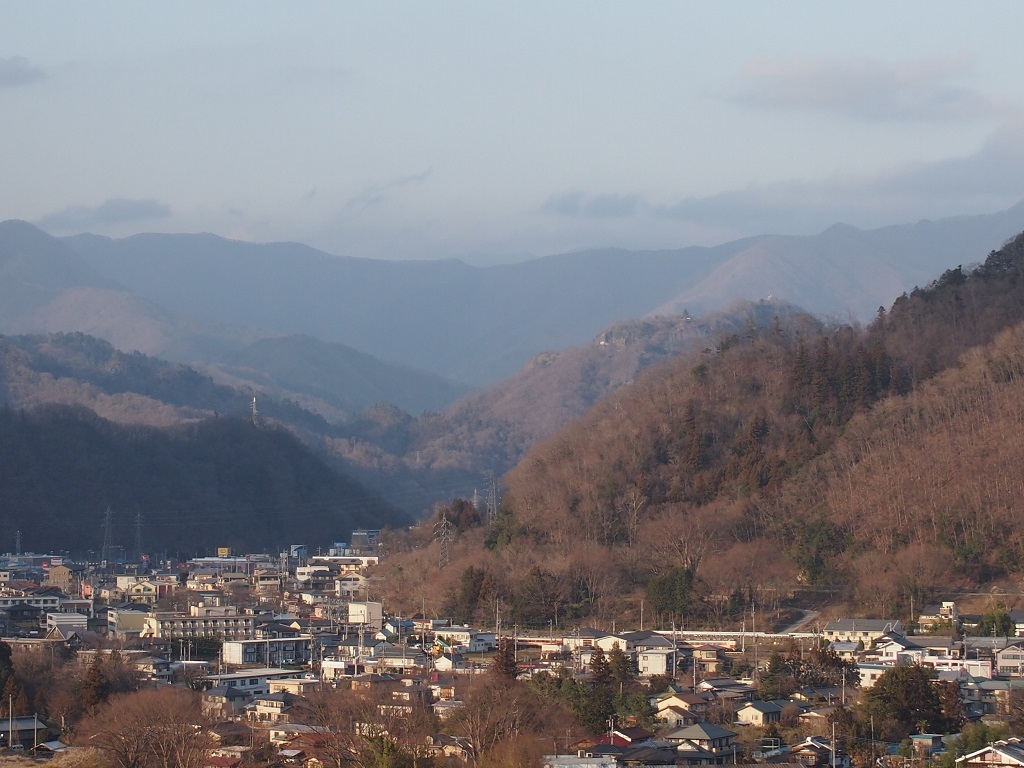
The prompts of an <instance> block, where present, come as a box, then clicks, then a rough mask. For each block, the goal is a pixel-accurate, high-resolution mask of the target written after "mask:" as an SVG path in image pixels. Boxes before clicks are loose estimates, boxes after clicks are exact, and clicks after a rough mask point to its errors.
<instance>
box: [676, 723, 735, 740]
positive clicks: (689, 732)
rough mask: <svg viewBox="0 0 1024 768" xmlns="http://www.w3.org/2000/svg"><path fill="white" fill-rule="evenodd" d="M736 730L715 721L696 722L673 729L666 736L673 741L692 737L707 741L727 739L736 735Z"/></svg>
mask: <svg viewBox="0 0 1024 768" xmlns="http://www.w3.org/2000/svg"><path fill="white" fill-rule="evenodd" d="M735 735H736V731H730V730H727V729H725V728H721V727H719V726H717V725H715V724H714V723H695V724H694V725H688V726H686V727H685V728H680V729H679V730H677V731H672V733H670V734H668V736H667V737H666V738H668V739H671V740H672V741H679V740H682V739H690V740H693V741H706V740H708V739H725V738H728V737H730V736H735Z"/></svg>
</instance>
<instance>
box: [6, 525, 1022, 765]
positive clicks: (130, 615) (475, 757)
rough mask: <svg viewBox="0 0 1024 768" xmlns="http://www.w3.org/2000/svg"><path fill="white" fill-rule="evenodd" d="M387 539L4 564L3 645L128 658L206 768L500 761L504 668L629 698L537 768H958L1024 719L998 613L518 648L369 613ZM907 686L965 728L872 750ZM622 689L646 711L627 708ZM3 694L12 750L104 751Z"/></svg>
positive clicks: (560, 641)
mask: <svg viewBox="0 0 1024 768" xmlns="http://www.w3.org/2000/svg"><path fill="white" fill-rule="evenodd" d="M377 535H378V532H376V531H358V532H356V534H355V535H353V537H352V538H353V540H354V543H352V544H339V545H337V546H335V547H332V548H330V549H329V550H327V551H326V552H317V553H316V554H312V553H309V552H307V551H306V548H305V547H302V546H293V547H291V548H289V551H287V552H283V553H280V554H279V555H276V556H270V555H253V554H248V555H244V556H237V555H234V554H232V553H231V552H230V551H228V550H221V551H220V552H219V553H218V555H217V556H215V557H200V558H195V559H193V560H190V561H187V562H182V563H170V562H164V563H161V564H160V566H161V567H155V565H154V566H151V565H149V564H142V565H138V566H136V565H131V564H128V565H117V566H114V565H112V564H102V565H96V564H92V565H90V564H80V563H74V562H70V561H67V560H65V559H64V558H63V557H60V556H55V555H32V554H21V555H11V556H7V557H6V558H5V559H4V562H3V567H2V568H0V586H2V589H0V622H2V623H0V627H2V630H3V636H4V637H3V642H4V643H6V644H7V646H9V648H10V656H11V659H12V662H13V665H14V668H15V670H17V669H18V668H19V665H20V664H22V663H24V662H23V660H25V659H31V658H44V659H45V658H47V657H49V658H50V659H51V660H53V659H54V658H58V657H59V658H61V659H65V660H67V663H69V664H71V665H73V666H72V668H73V669H77V670H78V674H80V675H82V676H86V675H87V674H89V673H90V670H92V669H94V668H97V669H98V668H100V666H101V665H102V664H107V665H109V664H111V663H113V662H112V660H113V659H115V658H116V660H117V662H118V663H119V664H122V665H124V666H126V667H127V668H129V669H130V670H131V674H132V676H133V679H134V680H135V681H136V685H137V687H141V688H143V689H153V690H163V689H180V690H185V691H189V692H191V695H193V696H196V697H199V698H200V711H201V714H202V726H203V727H204V728H206V729H208V734H209V739H208V740H207V741H204V742H203V746H202V760H201V762H200V764H201V765H206V766H218V768H229V767H231V766H239V765H304V766H314V767H319V766H324V765H328V764H338V763H337V762H336V761H334V760H333V758H332V757H331V755H332V754H335V756H337V754H336V753H332V747H336V746H337V745H336V743H335V742H336V739H335V736H338V735H339V733H338V731H339V730H340V729H343V728H346V729H351V730H352V732H351V733H346V734H344V736H345V737H346V739H347V740H346V741H345V745H346V746H345V747H344V749H346V750H348V753H347V756H346V757H345V760H346V761H348V762H343V763H341V764H353V765H355V764H361V763H358V761H356V758H355V751H354V747H353V746H352V744H353V743H354V742H353V739H355V740H358V739H360V738H364V739H365V738H370V737H379V736H380V735H381V734H383V733H388V734H389V735H390V734H391V733H392V732H393V731H394V730H395V729H396V727H397V726H396V725H395V723H396V722H398V721H407V720H411V719H415V720H416V721H417V727H416V728H413V727H411V726H409V725H408V724H405V725H402V726H401V729H402V732H403V733H404V734H405V738H406V742H405V743H404V748H407V749H408V750H409V754H411V755H414V756H415V757H416V758H418V759H422V760H423V761H424V762H423V763H422V764H423V765H488V764H498V763H497V762H494V763H492V762H489V761H488V759H487V754H488V753H487V748H488V745H485V744H483V743H474V739H477V740H478V741H479V740H481V739H482V737H481V736H480V732H479V731H478V732H475V733H474V732H473V727H472V726H471V725H469V722H470V721H469V720H468V719H467V718H466V714H467V711H468V708H471V707H475V706H479V698H478V699H477V700H473V699H472V696H471V695H467V694H469V693H470V692H471V691H473V690H478V689H479V686H480V684H481V681H484V680H490V679H492V678H493V677H494V675H495V669H496V668H499V669H500V667H501V665H502V664H503V663H504V664H505V669H506V677H508V678H509V679H511V680H513V681H515V683H516V684H517V685H518V684H526V685H530V686H533V687H534V689H535V690H537V691H543V690H549V691H550V690H556V689H559V687H560V686H561V687H564V686H565V685H566V684H567V683H566V682H565V681H571V682H572V684H574V685H581V686H583V687H582V688H580V689H579V690H583V691H587V692H591V693H592V692H594V691H597V690H598V688H599V687H600V686H601V685H602V684H603V683H601V680H602V679H606V681H607V682H609V683H611V685H612V687H613V688H614V686H616V685H617V686H618V699H616V701H617V702H618V704H616V705H614V706H609V708H608V710H607V711H605V712H603V713H599V714H598V715H595V716H594V717H596V718H597V719H596V720H595V719H593V718H592V719H591V721H589V722H588V721H587V720H586V718H585V717H581V718H580V720H579V722H578V723H577V724H576V725H575V726H574V725H572V724H570V725H569V726H568V727H567V728H566V730H565V732H564V733H557V734H555V735H554V736H552V737H551V739H550V741H548V742H547V743H545V744H544V745H543V746H544V749H543V750H540V751H539V752H538V754H539V755H540V757H539V758H538V760H539V762H537V763H536V764H538V765H545V766H550V767H551V768H572V767H574V766H603V767H605V768H612V767H613V766H645V765H722V764H739V763H787V764H799V765H801V766H804V767H805V768H814V767H815V766H821V768H825V766H834V767H836V768H850V767H851V766H853V765H862V764H871V763H875V762H877V763H878V765H885V766H893V765H897V764H902V763H904V762H906V761H912V760H918V761H922V760H923V761H927V760H932V759H940V758H942V757H943V756H947V759H948V756H949V755H950V754H951V751H952V750H953V749H954V746H953V742H954V740H955V739H956V738H957V734H958V733H959V732H960V731H962V730H964V729H970V728H975V727H982V726H984V727H986V728H990V727H991V728H992V730H990V731H986V733H990V734H994V735H1004V734H1003V732H1002V731H999V730H998V726H1000V725H1005V724H1007V723H1011V722H1014V717H1015V716H1019V714H1020V712H1021V711H1024V705H1022V702H1024V612H1021V611H1007V612H1005V615H1003V616H1001V619H1002V626H1001V627H1000V628H1001V629H1003V630H1005V631H1003V632H1002V633H1001V634H987V635H972V634H970V633H969V632H965V631H964V630H965V629H969V628H970V627H977V626H980V625H983V624H984V621H985V617H981V616H969V615H964V614H962V613H961V612H960V610H959V609H958V606H957V604H956V603H955V602H952V601H949V602H943V603H941V604H939V605H936V606H931V607H927V608H926V609H925V610H923V611H922V612H921V613H920V614H918V615H917V616H915V617H914V618H913V622H914V623H913V626H912V627H909V628H908V627H907V626H905V624H904V623H903V622H902V621H901V620H898V619H886V618H856V619H854V618H849V619H839V620H833V621H828V622H826V623H824V624H822V625H821V626H815V625H814V622H813V621H810V622H808V623H807V624H805V626H803V627H801V628H800V629H799V631H791V632H784V633H769V632H750V631H699V630H688V631H665V630H660V631H655V630H651V629H643V628H638V629H631V630H629V631H624V630H620V631H614V630H611V631H608V630H602V629H597V628H593V627H585V626H572V627H564V628H563V627H558V628H556V627H554V626H550V625H549V627H548V628H547V630H546V631H521V630H520V629H519V628H517V627H511V628H510V627H508V626H504V625H503V624H502V621H501V616H500V613H499V614H498V615H496V616H495V625H494V626H491V627H470V626H460V625H458V624H455V623H453V622H452V621H451V620H449V619H447V618H444V617H428V616H424V615H416V616H410V617H405V616H395V615H391V614H390V613H388V612H387V611H386V606H384V605H383V604H382V603H381V602H379V601H375V600H374V599H373V595H374V592H375V588H376V587H377V586H378V585H376V584H375V579H374V577H373V576H372V575H371V572H372V569H373V566H375V565H376V564H377V563H378V559H379V554H378V553H377V548H376V537H377ZM911 629H912V630H913V631H910V630H911ZM810 659H814V660H815V661H813V662H812V661H809V660H810ZM815 665H817V667H815ZM812 668H814V669H817V672H814V673H811V672H809V671H808V670H810V669H812ZM900 669H914V670H921V671H922V672H923V673H926V675H927V678H928V679H929V680H930V685H931V686H944V690H948V691H953V692H955V696H954V698H955V710H956V714H955V716H953V717H952V719H951V720H950V721H949V722H950V724H951V725H952V724H953V723H954V721H956V725H958V726H959V727H958V728H956V729H955V730H951V731H950V732H941V733H935V732H932V731H931V730H930V729H928V728H925V727H924V726H926V725H931V723H929V721H928V719H927V717H926V716H921V719H920V720H919V721H918V722H915V723H913V724H914V725H915V726H917V725H920V726H921V728H920V731H918V730H917V729H915V732H913V733H910V734H908V736H907V738H894V737H893V736H892V735H891V733H892V732H890V731H887V730H886V728H890V727H891V724H889V725H886V724H884V723H883V722H882V718H881V717H879V718H878V719H877V720H876V719H875V716H874V714H873V713H872V714H871V717H872V719H871V729H872V732H871V734H870V737H869V738H865V737H864V736H858V735H856V733H857V729H856V728H855V727H854V725H852V724H851V722H852V721H851V719H850V718H851V716H850V715H849V714H847V713H848V712H849V711H850V710H851V708H852V707H854V705H855V704H856V703H857V702H863V701H865V700H866V699H870V698H871V696H872V694H871V692H872V690H873V689H876V686H879V685H882V684H884V681H885V680H886V676H887V675H891V674H892V673H893V671H894V670H900ZM822 670H824V671H822ZM624 686H626V687H628V688H629V690H637V691H641V692H642V695H641V696H639V699H637V698H636V697H634V700H633V703H631V704H629V705H628V706H626V705H625V703H624V702H625V701H626V699H627V698H628V697H626V695H625V693H626V688H625V687H624ZM508 691H509V689H507V688H490V689H488V692H487V695H488V696H490V697H491V699H492V700H493V699H494V698H500V697H501V696H503V695H511V694H508ZM325 692H331V694H332V695H334V696H338V697H348V698H349V699H351V700H360V701H369V702H371V703H372V706H371V708H370V709H366V708H364V709H362V710H360V715H359V717H357V718H356V719H355V720H349V721H345V720H344V719H343V718H340V717H337V716H335V717H334V719H331V718H319V719H318V716H317V714H316V713H317V705H316V702H317V701H320V700H321V699H322V697H323V695H324V693H325ZM5 693H7V695H8V697H9V699H10V701H8V702H7V704H8V709H9V712H8V713H7V714H8V717H7V718H2V717H0V743H2V744H3V745H4V746H5V747H7V749H8V750H11V751H17V752H21V751H29V752H32V753H34V754H36V755H56V756H58V759H65V758H66V757H67V756H68V755H72V754H74V753H75V751H76V750H82V749H88V748H94V747H89V746H83V745H82V744H81V743H80V740H78V739H77V738H76V733H75V732H74V730H73V729H69V728H68V727H67V724H66V723H62V722H60V721H56V720H55V719H54V718H53V716H52V712H50V713H45V712H38V711H24V710H22V711H15V703H14V698H15V695H14V694H13V693H10V692H8V691H7V689H6V688H5ZM594 695H595V696H596V695H597V694H596V693H595V694H594ZM612 695H614V691H613V692H612ZM477 696H479V693H477ZM318 697H321V698H318ZM638 701H639V703H637V702H638ZM311 702H312V703H311ZM0 703H2V702H0ZM585 703H586V702H584V704H585ZM630 707H632V709H630ZM947 708H948V707H947ZM581 711H583V710H581ZM368 713H369V714H368ZM2 714H3V713H2V708H0V715H2ZM345 722H348V725H347V726H346V725H343V723H345ZM580 723H582V724H583V725H582V727H581V726H580ZM462 724H466V725H465V730H463V731H460V728H461V727H462ZM199 726H200V723H196V727H199ZM876 728H877V731H876ZM1008 734H1009V732H1007V733H1006V738H1001V739H994V740H992V743H986V744H984V745H981V746H978V748H977V749H973V750H970V751H969V752H965V753H964V754H961V755H958V756H955V762H956V764H957V765H963V766H971V765H979V766H980V765H985V766H990V767H991V766H1003V765H1006V766H1010V765H1013V766H1020V765H1024V746H1021V745H1020V744H1018V742H1017V741H1016V740H1015V739H1013V738H1012V737H1011V736H1009V735H1008ZM516 738H518V739H519V740H528V739H534V740H537V739H539V738H545V737H540V736H537V735H535V734H529V733H526V732H522V733H520V732H518V731H517V732H516ZM491 746H493V745H491ZM535 751H538V750H535ZM960 751H961V752H963V751H964V750H963V749H961V750H960ZM427 761H433V762H427ZM112 764H113V763H112ZM380 764H384V763H380ZM387 764H395V765H398V764H402V763H400V762H394V763H387ZM523 764H526V763H523ZM947 764H948V765H951V764H952V763H951V762H947Z"/></svg>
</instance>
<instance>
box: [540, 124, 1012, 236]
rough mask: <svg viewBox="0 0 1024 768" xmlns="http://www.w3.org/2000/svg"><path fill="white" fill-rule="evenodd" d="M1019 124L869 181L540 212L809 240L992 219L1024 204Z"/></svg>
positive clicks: (580, 197) (589, 203) (590, 200)
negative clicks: (839, 228)
mask: <svg viewBox="0 0 1024 768" xmlns="http://www.w3.org/2000/svg"><path fill="white" fill-rule="evenodd" d="M1022 179H1024V121H1011V122H1008V123H1006V124H1004V125H1003V127H1002V128H1001V129H1000V130H999V131H998V132H997V133H996V134H995V135H993V136H992V137H991V138H990V139H989V140H988V141H987V142H986V143H985V144H984V145H983V146H982V147H981V148H980V149H979V150H978V151H977V152H975V153H973V154H971V155H967V156H964V157H957V158H950V159H946V160H940V161H937V162H932V163H919V164H913V165H907V166H904V167H902V168H896V169H892V170H890V171H888V172H886V173H883V174H878V175H874V176H863V177H855V176H850V177H846V178H838V179H837V178H828V179H819V180H810V181H786V182H779V183H775V184H768V185H762V186H752V187H748V188H744V189H737V190H731V191H728V192H723V193H721V194H717V195H709V196H706V197H690V198H685V199H681V200H677V201H674V202H655V201H650V200H646V199H644V198H643V197H642V196H640V195H636V194H631V193H601V194H587V193H584V192H581V191H572V192H567V193H563V194H558V195H553V196H551V197H549V198H548V199H547V200H546V201H545V202H544V203H543V204H542V205H541V206H540V212H541V213H543V214H545V215H548V216H555V217H562V218H571V219H579V220H591V221H595V220H601V219H607V218H609V217H618V218H621V219H629V218H632V219H637V220H641V219H642V220H647V221H653V220H674V221H678V222H688V223H695V224H700V225H702V226H704V227H709V228H718V229H720V230H722V231H725V230H730V229H731V230H732V231H733V233H734V234H735V235H736V236H740V235H748V234H757V233H762V232H789V233H794V234H796V233H810V232H815V231H819V230H820V229H823V228H825V227H827V226H829V225H831V224H834V223H836V222H840V221H842V222H845V223H849V224H855V225H857V226H865V227H873V226H882V225H885V224H890V223H899V222H904V221H913V220H915V219H918V218H936V217H941V216H950V215H957V214H961V213H983V212H993V211H996V210H999V209H1001V208H1004V207H1009V206H1010V205H1013V204H1015V203H1017V202H1019V201H1020V200H1022V199H1024V181H1022Z"/></svg>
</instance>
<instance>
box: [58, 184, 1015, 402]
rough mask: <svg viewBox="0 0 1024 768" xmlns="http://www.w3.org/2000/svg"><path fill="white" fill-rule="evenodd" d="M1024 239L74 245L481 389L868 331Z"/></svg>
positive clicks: (973, 234)
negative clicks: (617, 354) (650, 348)
mask: <svg viewBox="0 0 1024 768" xmlns="http://www.w3.org/2000/svg"><path fill="white" fill-rule="evenodd" d="M1022 229H1024V203H1022V204H1019V205H1016V206H1014V207H1013V208H1010V209H1009V210H1007V211H1003V212H1000V213H995V214H990V215H984V216H963V217H956V218H949V219H942V220H939V221H935V222H931V221H922V222H918V223H916V224H907V225H901V226H894V227H885V228H882V229H877V230H868V231H865V230H859V229H856V228H854V227H849V226H845V225H836V226H834V227H830V228H829V229H828V230H826V231H825V232H822V233H821V234H819V235H814V236H810V237H788V236H781V235H762V236H758V237H753V238H748V239H744V240H738V241H735V242H731V243H725V244H723V245H719V246H715V247H690V248H682V249H677V250H665V251H627V250H621V249H603V250H594V251H586V252H577V253H566V254H556V255H552V256H547V257H544V258H540V259H535V260H532V261H527V262H522V263H518V264H507V265H500V266H494V267H473V266H469V265H467V264H464V263H462V262H459V261H455V260H442V261H432V262H416V261H375V260H370V259H355V258H348V257H341V256H331V255H329V254H326V253H323V252H320V251H316V250H314V249H312V248H309V247H307V246H304V245H299V244H296V243H270V244H251V243H243V242H238V241H230V240H224V239H222V238H219V237H216V236H214V235H210V234H202V235H157V234H145V235H135V236H133V237H128V238H124V239H120V240H111V239H109V238H104V237H98V236H95V235H78V236H73V237H68V238H64V242H65V243H67V244H68V245H69V246H70V247H71V249H72V250H74V251H75V252H76V253H77V254H78V255H79V256H81V257H82V259H83V260H84V261H85V262H86V263H87V264H88V265H89V266H90V267H92V268H93V269H94V270H95V271H96V272H98V273H100V274H102V275H104V276H106V277H108V278H110V279H113V280H117V281H118V283H121V284H123V285H125V286H127V287H128V288H129V289H130V290H131V291H133V292H134V293H136V294H137V295H138V296H140V297H142V298H145V299H147V300H149V301H152V302H154V303H156V304H158V305H159V306H161V307H165V308H167V309H168V310H171V311H174V312H179V313H183V314H186V315H189V316H192V317H196V318H202V319H204V320H205V321H207V322H211V323H231V324H241V325H245V326H249V327H253V328H267V329H273V331H275V332H277V333H278V334H284V335H295V334H300V335H306V336H311V337H315V338H319V339H323V340H324V341H330V342H335V343H340V344H345V345H348V346H351V347H353V348H355V349H359V350H362V351H365V352H368V353H370V354H372V355H374V356H375V357H378V358H380V359H382V360H387V361H391V362H395V363H399V364H403V365H406V366H411V367H413V368H416V369H419V370H423V371H431V372H433V373H434V374H436V375H440V376H443V377H445V378H447V379H454V380H458V381H464V382H467V383H469V384H473V385H481V384H485V383H490V382H494V381H497V380H499V379H501V378H504V377H505V376H508V375H511V374H512V373H514V372H515V371H517V370H518V369H519V368H520V367H521V366H522V365H523V364H524V363H526V361H528V360H530V359H531V358H533V357H534V356H535V355H537V354H539V353H541V352H544V351H551V350H558V349H562V348H564V347H569V346H573V345H578V344H582V343H585V342H586V341H587V340H589V339H591V338H593V337H594V336H595V335H597V334H598V333H599V332H601V330H602V329H604V328H607V327H609V326H610V325H612V324H614V323H617V322H623V321H628V320H634V319H638V318H641V317H645V316H652V315H665V314H680V313H681V312H683V310H685V309H688V310H689V311H691V312H693V313H695V314H696V313H704V312H707V311H710V310H714V309H721V308H724V307H726V306H728V305H729V304H731V303H732V302H733V301H735V300H736V299H747V300H754V301H756V300H759V299H763V298H767V297H768V296H772V297H775V298H778V299H782V300H785V301H787V302H790V303H792V304H796V305H799V306H802V307H804V308H805V309H807V310H808V311H811V312H815V313H817V314H820V315H834V316H837V317H841V318H844V319H846V318H853V319H857V320H860V321H865V320H867V319H870V317H871V316H872V315H873V314H874V312H875V311H876V310H877V308H878V307H879V306H888V305H889V304H891V303H892V301H893V300H894V299H895V298H896V297H897V296H899V295H900V294H902V293H904V292H907V291H910V290H911V289H912V288H913V287H914V286H916V285H920V284H922V283H923V282H926V281H927V280H929V279H930V278H931V277H932V276H933V275H934V274H936V273H937V272H939V271H941V270H942V269H944V268H946V267H948V265H949V264H950V263H955V262H957V261H958V260H960V259H961V258H962V254H964V253H979V254H980V253H986V252H988V251H990V250H993V249H995V248H998V247H1000V246H1001V245H1002V244H1003V243H1004V242H1005V241H1006V240H1008V239H1009V238H1010V237H1012V236H1013V235H1014V234H1016V233H1017V232H1019V231H1020V230H1022Z"/></svg>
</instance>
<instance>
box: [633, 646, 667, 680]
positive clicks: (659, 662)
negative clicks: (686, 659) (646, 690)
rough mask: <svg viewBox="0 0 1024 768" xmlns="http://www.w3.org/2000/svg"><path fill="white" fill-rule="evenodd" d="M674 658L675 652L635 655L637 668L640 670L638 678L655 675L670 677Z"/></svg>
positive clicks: (643, 652) (661, 651)
mask: <svg viewBox="0 0 1024 768" xmlns="http://www.w3.org/2000/svg"><path fill="white" fill-rule="evenodd" d="M674 658H675V651H665V650H658V651H640V652H639V653H637V659H636V663H637V667H638V668H639V669H640V677H654V676H655V675H671V674H672V660H673V659H674Z"/></svg>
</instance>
